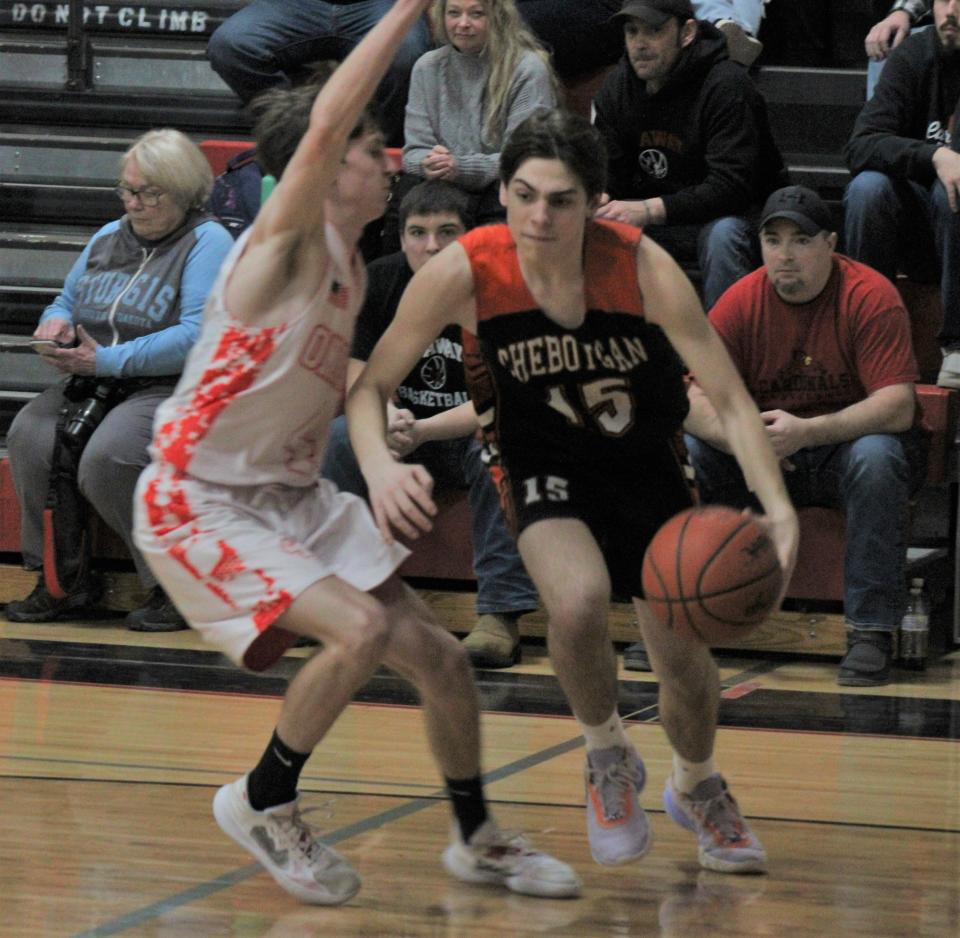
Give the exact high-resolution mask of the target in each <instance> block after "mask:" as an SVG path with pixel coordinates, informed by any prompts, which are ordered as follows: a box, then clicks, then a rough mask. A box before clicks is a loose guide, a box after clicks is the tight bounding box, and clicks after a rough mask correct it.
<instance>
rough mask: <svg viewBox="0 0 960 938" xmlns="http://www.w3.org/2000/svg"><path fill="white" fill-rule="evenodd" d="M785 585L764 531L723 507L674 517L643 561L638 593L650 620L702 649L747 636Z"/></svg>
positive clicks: (771, 546) (735, 511) (767, 612)
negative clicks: (649, 611) (653, 617)
mask: <svg viewBox="0 0 960 938" xmlns="http://www.w3.org/2000/svg"><path fill="white" fill-rule="evenodd" d="M782 584H783V572H782V570H781V569H780V563H779V561H778V559H777V554H776V551H775V550H774V547H773V542H772V541H771V540H770V538H769V537H767V534H766V532H765V531H764V530H763V528H761V527H760V525H759V524H757V522H756V521H755V520H754V519H753V518H751V517H750V516H749V515H744V514H741V513H740V512H739V511H737V510H735V509H733V508H727V507H725V506H722V505H710V506H707V507H702V508H688V509H686V510H685V511H681V512H680V513H679V514H677V515H674V516H673V517H672V518H671V519H670V520H669V521H668V522H667V523H666V524H665V525H663V527H662V528H660V530H659V531H657V533H656V534H655V535H654V538H653V540H652V541H651V542H650V546H649V547H648V548H647V552H646V554H645V555H644V558H643V591H644V594H645V597H646V601H647V603H649V605H650V608H651V609H652V610H653V612H654V614H655V615H656V616H657V618H658V619H660V621H661V622H663V623H664V625H666V626H667V628H668V629H675V630H676V631H677V632H679V633H680V634H682V635H684V636H685V637H687V638H694V639H696V640H698V641H700V642H703V644H705V645H715V644H723V643H725V642H729V641H731V640H736V639H739V638H743V637H744V636H745V635H747V634H749V632H750V631H751V630H752V629H753V628H754V627H756V626H757V625H759V624H760V623H761V622H763V621H764V619H766V618H767V616H768V615H769V614H770V613H771V612H772V611H773V607H774V604H775V603H776V601H777V597H778V596H779V595H780V588H781V586H782Z"/></svg>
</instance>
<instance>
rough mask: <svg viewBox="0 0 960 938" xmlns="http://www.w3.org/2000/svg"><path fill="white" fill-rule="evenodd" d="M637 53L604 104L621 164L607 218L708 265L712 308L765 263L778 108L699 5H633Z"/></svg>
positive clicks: (602, 214) (607, 132) (629, 16)
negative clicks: (771, 110) (759, 233)
mask: <svg viewBox="0 0 960 938" xmlns="http://www.w3.org/2000/svg"><path fill="white" fill-rule="evenodd" d="M619 15H620V17H621V18H622V22H623V27H624V35H625V38H626V54H625V55H624V57H623V58H622V59H621V61H620V64H619V65H618V66H617V68H616V70H615V71H614V72H612V73H611V74H610V75H609V76H608V77H607V80H606V82H605V83H604V85H603V88H602V89H601V91H600V93H599V94H598V96H597V99H596V101H595V106H596V125H597V128H598V129H599V130H600V131H601V133H602V134H603V136H604V138H605V139H606V142H607V147H608V149H609V154H610V157H609V159H610V182H609V195H610V197H611V201H608V202H607V203H606V204H605V205H603V206H602V207H601V208H600V209H599V211H598V212H597V216H598V217H599V218H609V219H612V220H614V221H621V222H625V223H627V224H631V225H636V226H639V227H643V228H645V229H646V230H647V231H648V232H649V234H650V235H651V236H652V237H653V238H654V240H656V241H657V243H659V244H660V245H662V246H663V247H664V248H666V250H667V251H668V252H669V253H670V254H672V255H673V257H674V258H675V259H676V260H678V261H680V262H681V263H686V264H690V263H699V266H700V268H701V270H702V272H703V299H704V305H705V306H706V307H707V308H709V307H710V306H711V305H713V303H715V302H716V300H717V298H718V297H719V296H720V294H721V293H723V291H724V290H725V289H726V288H727V287H728V286H730V284H732V283H734V282H735V281H736V280H738V279H740V277H742V276H744V275H745V274H747V273H749V272H750V271H751V270H753V269H754V268H755V267H756V266H757V264H758V263H759V255H758V251H757V246H756V236H755V233H754V228H753V225H752V224H751V221H750V216H751V214H754V215H755V213H756V211H757V209H758V208H759V206H760V205H761V204H762V203H763V199H764V198H765V197H766V196H767V195H768V194H769V193H770V192H771V191H773V190H774V189H775V188H777V186H779V185H782V184H783V182H784V181H785V170H784V167H783V160H782V159H781V157H780V153H779V152H778V150H777V147H776V145H775V144H774V142H773V137H772V135H771V133H770V127H769V124H768V122H767V113H766V106H765V104H764V102H763V99H762V97H761V96H760V94H759V93H758V92H757V90H756V88H755V87H754V86H753V83H752V82H751V80H750V77H749V75H748V74H747V73H746V71H745V70H744V69H743V68H741V67H740V66H738V65H735V64H734V63H732V62H731V61H730V60H729V58H728V57H727V51H726V46H725V43H724V39H723V36H722V35H721V34H720V32H719V31H718V30H717V28H716V27H715V26H713V25H712V24H710V23H706V22H699V21H697V20H696V19H694V16H693V9H692V7H691V5H690V3H689V0H627V2H626V3H624V5H623V8H622V9H621V11H620V14H619Z"/></svg>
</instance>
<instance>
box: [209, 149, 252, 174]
mask: <svg viewBox="0 0 960 938" xmlns="http://www.w3.org/2000/svg"><path fill="white" fill-rule="evenodd" d="M252 146H253V141H252V140H204V141H202V142H201V143H200V149H201V151H202V152H203V155H204V156H205V157H206V158H207V162H208V163H209V164H210V169H211V170H212V171H213V175H214V176H219V175H220V174H221V173H222V172H223V171H224V170H225V169H226V168H227V163H229V162H230V160H232V159H233V158H234V157H235V156H236V155H237V154H239V153H243V151H244V150H249V149H250V147H252Z"/></svg>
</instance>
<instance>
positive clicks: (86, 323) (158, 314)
mask: <svg viewBox="0 0 960 938" xmlns="http://www.w3.org/2000/svg"><path fill="white" fill-rule="evenodd" d="M232 247H233V239H232V238H231V237H230V235H229V234H228V232H227V231H226V229H225V228H224V227H223V226H222V225H220V224H219V223H218V222H216V221H214V220H213V219H211V218H210V216H209V215H205V214H202V213H200V212H192V213H190V214H189V215H188V216H187V218H186V220H185V221H184V223H183V224H182V225H181V226H180V227H179V228H177V229H176V230H175V231H173V232H171V233H170V234H169V235H167V236H166V237H165V238H162V239H161V240H159V241H147V240H145V239H143V238H140V237H138V236H137V235H136V234H135V233H134V231H133V229H132V228H131V226H130V220H129V218H127V217H126V216H124V217H123V218H121V219H119V220H117V221H112V222H110V223H109V224H106V225H104V226H103V227H102V228H101V229H100V230H99V231H98V232H97V233H96V234H95V235H94V236H93V237H92V238H91V239H90V241H89V242H88V243H87V246H86V247H85V248H84V249H83V253H81V255H80V257H78V258H77V261H76V263H75V264H74V265H73V267H72V268H71V269H70V273H68V274H67V278H66V280H65V281H64V284H63V291H62V292H61V293H60V295H59V296H58V297H57V298H56V299H55V300H54V301H53V302H52V303H51V304H50V305H49V306H48V307H47V308H46V309H45V310H44V312H43V315H42V316H41V317H40V321H41V322H43V321H44V320H47V319H53V318H57V319H66V320H67V321H69V322H71V323H72V324H73V325H74V327H76V326H78V325H79V326H83V328H84V329H85V330H86V331H87V332H88V333H89V334H90V336H91V338H92V339H94V341H96V342H97V343H98V345H99V346H100V347H99V348H98V349H97V363H96V374H97V376H98V377H113V378H140V377H156V376H160V375H178V374H180V372H181V371H182V370H183V363H184V361H185V360H186V357H187V353H188V352H189V351H190V349H191V348H192V347H193V344H194V342H195V341H196V339H197V336H198V335H199V334H200V322H201V318H202V315H203V307H204V304H205V303H206V301H207V296H208V295H209V294H210V291H211V290H212V289H213V284H214V281H215V279H216V276H217V273H218V271H219V270H220V265H221V264H222V263H223V260H224V258H225V257H226V256H227V253H228V252H229V250H230V249H231V248H232Z"/></svg>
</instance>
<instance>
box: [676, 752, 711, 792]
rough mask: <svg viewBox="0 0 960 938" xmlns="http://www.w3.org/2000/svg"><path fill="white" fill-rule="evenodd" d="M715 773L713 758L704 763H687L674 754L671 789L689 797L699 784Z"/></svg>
mask: <svg viewBox="0 0 960 938" xmlns="http://www.w3.org/2000/svg"><path fill="white" fill-rule="evenodd" d="M715 772H716V769H714V767H713V756H710V758H709V759H707V760H706V762H687V760H686V759H681V758H680V756H678V755H677V754H676V753H674V754H673V787H674V788H676V789H677V791H678V792H680V793H681V794H682V795H689V794H690V792H692V791H693V790H694V788H696V787H697V785H699V784H700V783H701V782H703V781H706V780H707V779H708V778H710V776H711V775H713V774H714V773H715Z"/></svg>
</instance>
